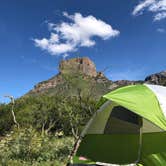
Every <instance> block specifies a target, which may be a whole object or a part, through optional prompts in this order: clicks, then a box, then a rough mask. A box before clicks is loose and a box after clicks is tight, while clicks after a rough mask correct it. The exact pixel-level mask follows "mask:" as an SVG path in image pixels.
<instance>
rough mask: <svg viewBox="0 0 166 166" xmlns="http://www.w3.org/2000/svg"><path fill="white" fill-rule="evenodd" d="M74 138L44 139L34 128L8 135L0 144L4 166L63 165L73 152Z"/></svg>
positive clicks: (45, 137) (0, 155)
mask: <svg viewBox="0 0 166 166" xmlns="http://www.w3.org/2000/svg"><path fill="white" fill-rule="evenodd" d="M73 143H74V142H73V138H71V137H64V138H57V137H55V136H54V137H53V136H51V137H50V136H44V137H42V136H41V135H40V133H38V132H36V131H35V130H34V129H33V128H29V129H27V128H25V129H21V130H20V131H14V132H11V133H10V134H8V135H7V136H6V137H5V138H4V139H2V140H1V142H0V147H1V148H0V161H1V164H2V165H10V163H12V165H13V164H14V165H21V164H22V165H35V166H36V165H55V166H57V165H56V164H57V163H58V165H59V166H60V165H63V164H64V163H65V162H66V161H67V157H68V155H69V153H70V151H71V150H72V145H73Z"/></svg>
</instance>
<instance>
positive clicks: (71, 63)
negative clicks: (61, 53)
mask: <svg viewBox="0 0 166 166" xmlns="http://www.w3.org/2000/svg"><path fill="white" fill-rule="evenodd" d="M59 71H60V73H61V74H72V73H74V72H77V73H78V72H79V73H81V74H85V75H88V76H91V77H96V76H97V72H96V66H95V64H94V63H93V62H92V61H91V60H90V59H89V58H87V57H85V58H73V59H70V60H63V61H61V63H60V65H59Z"/></svg>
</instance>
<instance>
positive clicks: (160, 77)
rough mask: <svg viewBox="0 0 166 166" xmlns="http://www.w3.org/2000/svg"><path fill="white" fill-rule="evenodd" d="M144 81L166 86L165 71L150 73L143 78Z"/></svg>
mask: <svg viewBox="0 0 166 166" xmlns="http://www.w3.org/2000/svg"><path fill="white" fill-rule="evenodd" d="M145 82H146V83H150V84H157V85H164V86H166V71H162V72H159V73H155V74H151V75H149V76H147V77H146V78H145Z"/></svg>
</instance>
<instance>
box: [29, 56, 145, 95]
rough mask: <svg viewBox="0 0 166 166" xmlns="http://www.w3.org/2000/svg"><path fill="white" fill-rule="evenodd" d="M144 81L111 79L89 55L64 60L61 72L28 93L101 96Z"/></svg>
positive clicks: (60, 65)
mask: <svg viewBox="0 0 166 166" xmlns="http://www.w3.org/2000/svg"><path fill="white" fill-rule="evenodd" d="M143 82H144V81H129V80H118V81H114V82H113V81H111V80H109V79H108V78H107V77H106V76H105V75H104V73H102V72H101V71H97V70H96V66H95V64H94V63H93V62H92V61H91V60H90V59H89V58H87V57H83V58H73V59H69V60H62V61H61V62H60V64H59V73H58V74H57V75H55V76H53V77H52V78H50V79H48V80H45V81H42V82H40V83H38V84H37V85H35V86H34V88H33V89H32V90H31V91H30V92H28V93H27V95H39V94H40V95H41V94H47V95H49V96H53V95H56V94H61V95H67V96H74V95H78V93H79V92H81V93H84V94H89V93H91V95H93V96H95V97H96V98H100V97H101V96H102V95H103V94H105V93H107V92H109V91H110V90H113V89H115V88H118V87H121V86H125V85H133V84H137V83H143Z"/></svg>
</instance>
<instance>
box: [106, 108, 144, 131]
mask: <svg viewBox="0 0 166 166" xmlns="http://www.w3.org/2000/svg"><path fill="white" fill-rule="evenodd" d="M141 119H142V118H141V117H140V116H139V115H137V114H135V113H133V112H131V111H130V110H128V109H126V108H124V107H122V106H116V107H114V108H113V109H112V111H111V113H110V116H109V118H108V121H107V123H106V126H105V129H104V133H105V134H112V133H116V134H118V133H139V131H140V128H141Z"/></svg>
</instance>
